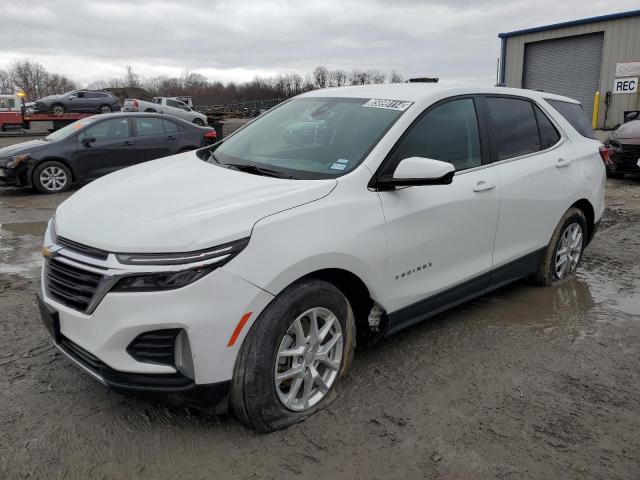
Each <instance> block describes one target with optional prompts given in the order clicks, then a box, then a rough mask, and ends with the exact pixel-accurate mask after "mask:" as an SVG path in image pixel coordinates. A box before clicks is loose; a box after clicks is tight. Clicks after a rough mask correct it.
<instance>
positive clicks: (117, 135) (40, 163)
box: [0, 113, 216, 193]
mask: <svg viewBox="0 0 640 480" xmlns="http://www.w3.org/2000/svg"><path fill="white" fill-rule="evenodd" d="M215 139H216V131H215V130H214V129H213V128H210V127H198V126H196V125H193V124H192V123H188V122H185V121H183V120H180V119H178V118H175V117H170V116H167V115H160V114H151V113H112V114H109V115H96V116H92V117H87V118H83V119H82V120H78V121H77V122H75V123H72V124H70V125H67V126H66V127H64V128H62V129H60V130H58V131H55V132H53V133H52V134H50V135H48V136H47V137H44V138H43V139H41V140H33V141H30V142H25V143H19V144H17V145H12V146H10V147H5V148H0V184H4V185H15V186H27V185H32V186H33V187H35V188H36V189H37V190H38V191H40V192H42V193H57V192H63V191H65V190H67V189H68V188H69V187H70V186H71V184H72V183H80V182H86V181H89V180H93V179H96V178H98V177H101V176H102V175H106V174H107V173H111V172H114V171H116V170H119V169H121V168H124V167H128V166H130V165H135V164H137V163H141V162H146V161H148V160H154V159H156V158H161V157H167V156H169V155H174V154H176V153H181V152H185V151H187V150H194V149H196V148H200V147H203V146H205V145H209V144H211V143H213V142H215Z"/></svg>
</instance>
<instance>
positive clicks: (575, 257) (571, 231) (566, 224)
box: [533, 207, 588, 286]
mask: <svg viewBox="0 0 640 480" xmlns="http://www.w3.org/2000/svg"><path fill="white" fill-rule="evenodd" d="M587 233H588V232H587V220H586V218H585V216H584V213H583V212H582V210H580V209H579V208H575V207H571V208H570V209H569V210H567V211H566V213H565V214H564V215H563V216H562V218H561V219H560V221H559V222H558V225H557V226H556V229H555V230H554V232H553V235H552V236H551V241H550V242H549V245H547V248H546V249H545V251H544V255H543V257H542V261H541V262H540V267H539V268H538V271H537V272H536V273H535V274H534V275H533V281H534V283H535V284H537V285H540V286H549V285H553V284H554V283H558V282H560V281H562V280H565V279H567V278H569V277H570V276H572V275H573V274H574V273H575V271H576V269H577V268H578V267H579V266H580V262H581V261H582V254H583V253H584V247H585V246H586V244H587Z"/></svg>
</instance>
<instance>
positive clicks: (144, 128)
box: [135, 117, 164, 137]
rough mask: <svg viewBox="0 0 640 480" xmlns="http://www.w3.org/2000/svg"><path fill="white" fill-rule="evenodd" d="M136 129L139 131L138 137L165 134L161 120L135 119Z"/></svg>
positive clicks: (152, 118)
mask: <svg viewBox="0 0 640 480" xmlns="http://www.w3.org/2000/svg"><path fill="white" fill-rule="evenodd" d="M135 122H136V128H137V130H138V136H140V137H143V136H145V135H158V134H161V133H164V127H163V126H162V119H161V118H155V117H151V118H143V117H135Z"/></svg>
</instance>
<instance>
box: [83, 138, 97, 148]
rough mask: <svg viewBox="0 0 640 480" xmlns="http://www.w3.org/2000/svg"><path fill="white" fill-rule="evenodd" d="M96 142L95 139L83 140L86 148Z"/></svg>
mask: <svg viewBox="0 0 640 480" xmlns="http://www.w3.org/2000/svg"><path fill="white" fill-rule="evenodd" d="M95 141H96V139H95V138H94V137H89V138H83V139H82V144H83V145H84V146H85V147H88V146H89V144H90V143H93V142H95Z"/></svg>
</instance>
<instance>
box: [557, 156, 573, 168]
mask: <svg viewBox="0 0 640 480" xmlns="http://www.w3.org/2000/svg"><path fill="white" fill-rule="evenodd" d="M572 162H573V158H559V159H558V160H556V167H558V168H560V167H566V166H567V165H570V164H571V163H572Z"/></svg>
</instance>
